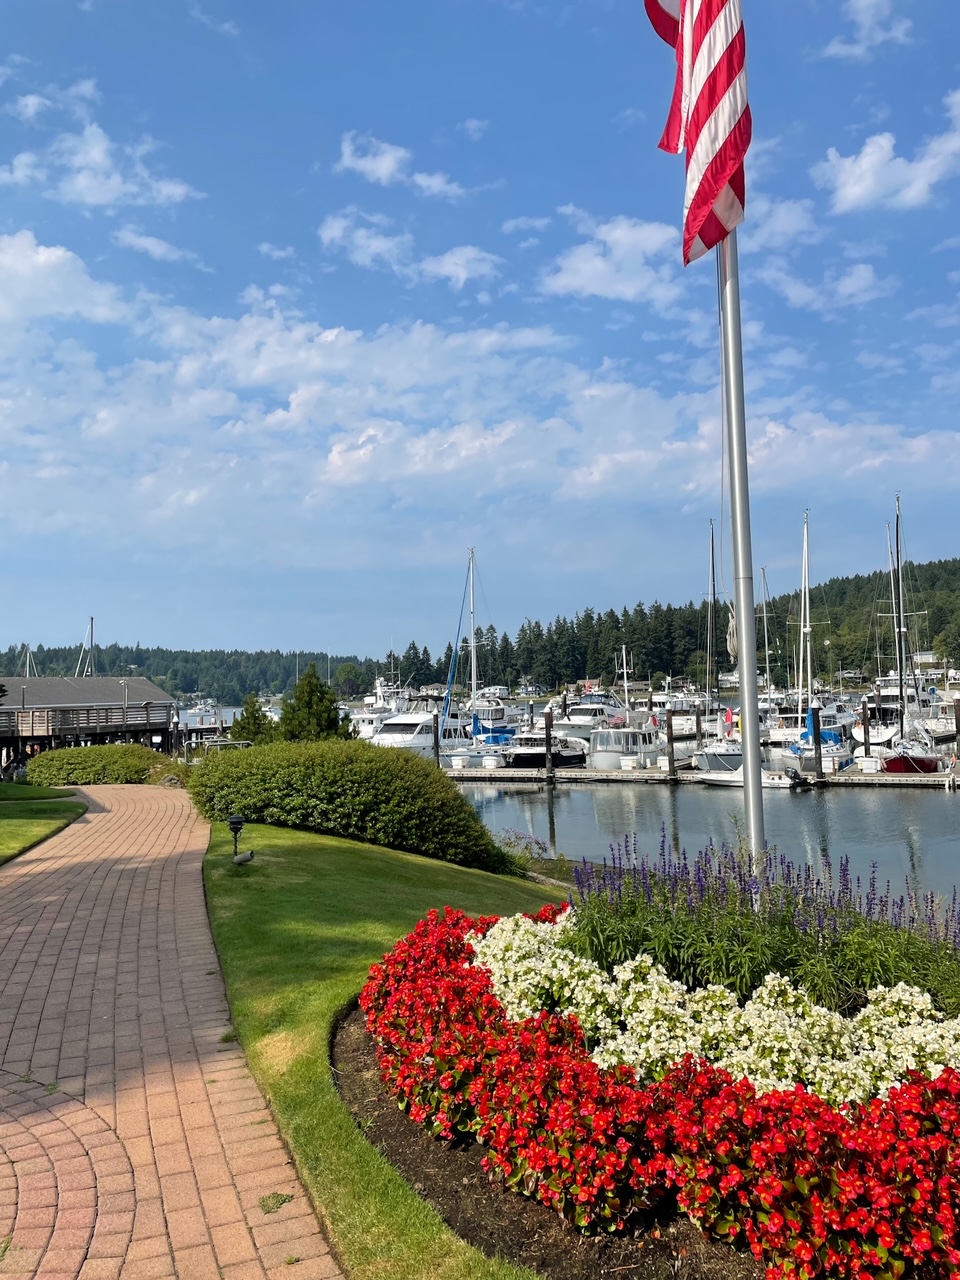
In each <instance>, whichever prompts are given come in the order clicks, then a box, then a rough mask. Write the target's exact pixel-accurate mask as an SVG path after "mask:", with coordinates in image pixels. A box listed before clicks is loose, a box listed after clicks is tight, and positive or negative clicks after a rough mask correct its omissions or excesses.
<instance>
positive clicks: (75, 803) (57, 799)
mask: <svg viewBox="0 0 960 1280" xmlns="http://www.w3.org/2000/svg"><path fill="white" fill-rule="evenodd" d="M74 794H75V792H73V791H70V790H65V789H63V788H60V787H31V786H29V785H27V784H24V783H20V782H0V866H2V865H3V863H5V862H9V861H10V859H11V858H15V857H16V856H17V854H18V853H24V852H25V851H26V850H27V849H32V848H33V846H34V845H36V844H39V843H40V842H41V840H46V839H47V838H48V837H49V836H52V835H56V833H57V832H58V831H62V830H63V828H64V827H68V826H69V825H70V823H71V822H75V821H76V819H77V818H79V817H80V815H81V814H83V813H86V811H87V806H86V805H85V804H84V803H83V801H82V800H73V799H70V798H69V797H72V796H73V795H74Z"/></svg>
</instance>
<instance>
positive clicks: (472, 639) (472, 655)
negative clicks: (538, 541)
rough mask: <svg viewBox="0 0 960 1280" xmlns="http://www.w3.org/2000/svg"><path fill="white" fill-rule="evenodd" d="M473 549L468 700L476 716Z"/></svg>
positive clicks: (475, 631) (471, 549)
mask: <svg viewBox="0 0 960 1280" xmlns="http://www.w3.org/2000/svg"><path fill="white" fill-rule="evenodd" d="M473 579H474V566H473V547H471V548H470V700H471V702H472V705H473V714H474V716H476V714H477V619H476V612H477V609H476V593H475V588H474V580H473Z"/></svg>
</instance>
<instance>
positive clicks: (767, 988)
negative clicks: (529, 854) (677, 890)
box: [471, 911, 960, 1105]
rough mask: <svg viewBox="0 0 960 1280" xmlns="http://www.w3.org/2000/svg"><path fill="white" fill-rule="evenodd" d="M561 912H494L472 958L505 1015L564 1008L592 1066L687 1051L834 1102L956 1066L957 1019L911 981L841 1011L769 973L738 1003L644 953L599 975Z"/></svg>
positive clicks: (658, 1064)
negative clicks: (687, 981) (692, 987)
mask: <svg viewBox="0 0 960 1280" xmlns="http://www.w3.org/2000/svg"><path fill="white" fill-rule="evenodd" d="M572 923H573V912H572V911H567V912H565V913H564V915H562V916H561V917H560V919H559V920H558V921H557V923H556V924H543V923H539V922H537V921H535V920H530V919H528V918H527V917H526V916H508V917H504V918H503V919H502V920H500V921H499V922H498V923H497V924H495V925H494V926H493V928H492V929H490V931H489V932H488V933H487V935H486V936H485V937H483V938H479V937H476V936H475V937H474V938H472V939H471V942H472V945H473V948H474V953H475V962H476V963H477V964H480V965H483V966H484V967H485V968H486V969H488V970H489V971H490V974H491V977H492V981H493V988H494V991H495V993H496V996H497V998H498V999H499V1001H500V1003H501V1004H502V1005H503V1007H504V1009H505V1010H506V1012H507V1015H508V1017H510V1018H514V1019H521V1018H528V1017H532V1016H533V1015H534V1014H536V1013H538V1012H539V1011H540V1010H541V1009H547V1010H549V1011H551V1012H557V1013H563V1014H575V1015H576V1017H577V1019H578V1021H579V1022H580V1025H581V1027H582V1028H583V1031H584V1034H585V1036H586V1038H587V1043H588V1045H589V1046H590V1048H591V1050H592V1057H593V1060H594V1061H595V1062H596V1063H597V1064H598V1065H600V1066H602V1067H611V1066H614V1065H616V1064H618V1063H627V1064H628V1065H630V1066H632V1067H634V1069H635V1070H636V1072H637V1075H638V1077H639V1078H640V1079H642V1080H655V1079H658V1078H659V1077H661V1076H662V1075H664V1074H665V1072H666V1071H668V1070H669V1069H670V1067H671V1066H672V1065H673V1064H674V1063H676V1062H678V1061H679V1060H680V1059H681V1058H683V1056H684V1055H685V1054H687V1053H690V1054H693V1055H694V1056H695V1057H698V1058H704V1059H706V1060H707V1061H708V1062H711V1063H713V1064H714V1066H717V1067H722V1068H724V1069H725V1070H727V1071H729V1072H730V1073H731V1075H732V1076H733V1077H734V1078H735V1079H740V1078H741V1077H743V1076H746V1077H747V1078H748V1079H749V1080H750V1081H752V1083H753V1084H754V1086H755V1087H756V1088H757V1089H758V1090H759V1091H760V1092H763V1093H765V1092H768V1091H770V1090H772V1089H789V1088H791V1087H792V1086H793V1085H794V1084H795V1083H797V1082H798V1081H802V1082H803V1083H804V1084H805V1085H806V1086H807V1087H808V1088H810V1089H812V1090H813V1091H814V1092H815V1093H817V1094H818V1095H819V1096H820V1097H821V1098H823V1099H825V1100H826V1101H828V1102H831V1103H833V1104H835V1105H839V1104H841V1103H843V1102H846V1101H850V1100H854V1099H856V1100H861V1101H862V1100H865V1099H867V1098H872V1097H877V1096H880V1097H885V1096H886V1094H887V1093H888V1092H889V1091H890V1089H891V1088H892V1087H893V1086H894V1085H895V1084H898V1083H900V1081H902V1080H903V1079H905V1077H906V1075H907V1072H908V1071H910V1070H912V1069H913V1070H917V1071H922V1072H923V1073H924V1074H925V1075H927V1076H929V1077H931V1078H935V1077H936V1076H938V1075H939V1074H940V1072H941V1071H942V1070H943V1069H944V1067H945V1066H947V1065H951V1066H957V1065H960V1019H953V1020H951V1021H946V1020H944V1018H943V1015H942V1014H940V1013H939V1012H938V1011H937V1010H936V1009H935V1008H934V1007H933V1003H932V1001H931V1000H930V997H929V996H928V995H926V994H925V993H924V992H922V991H920V990H918V989H917V988H916V987H909V986H907V985H906V984H904V983H901V984H900V985H899V986H896V987H892V988H887V987H877V988H876V989H875V990H873V991H871V992H869V995H868V1002H867V1005H866V1007H865V1008H863V1009H862V1010H861V1011H860V1012H859V1013H858V1014H856V1015H855V1016H854V1017H852V1018H844V1017H842V1016H841V1015H840V1014H838V1013H832V1012H831V1011H830V1010H829V1009H824V1008H821V1007H820V1006H819V1005H816V1004H814V1003H813V1001H812V1000H811V999H810V998H809V997H808V995H807V994H806V992H805V991H804V990H803V988H802V987H796V986H794V985H793V983H791V982H790V981H789V980H788V979H787V978H782V977H780V976H779V975H778V974H769V975H768V976H767V977H766V978H765V979H764V981H763V983H762V985H761V986H760V987H759V988H758V989H757V990H756V991H755V992H754V993H753V995H752V996H751V997H750V999H749V1000H747V1001H746V1002H745V1003H744V1004H743V1005H740V1004H739V1002H738V1001H737V998H736V996H735V995H734V994H733V992H731V991H728V990H727V988H725V987H720V986H709V987H702V988H700V989H699V990H696V991H688V990H687V989H686V987H684V986H683V984H682V983H679V982H674V981H672V980H671V979H670V978H668V977H667V975H666V973H665V971H664V970H663V969H662V968H661V967H660V966H659V965H657V964H655V963H654V962H653V960H652V959H651V958H650V957H649V956H647V955H641V956H638V957H637V959H636V960H629V961H627V963H625V964H621V965H618V966H617V967H616V968H615V969H614V971H613V975H612V976H608V975H607V974H606V973H604V972H603V970H602V969H600V967H599V966H598V965H596V964H594V962H593V961H592V960H587V959H584V958H583V957H581V956H577V955H575V954H574V953H573V952H572V951H571V950H570V949H569V945H568V943H569V935H570V931H571V927H572Z"/></svg>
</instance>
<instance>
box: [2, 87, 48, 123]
mask: <svg viewBox="0 0 960 1280" xmlns="http://www.w3.org/2000/svg"><path fill="white" fill-rule="evenodd" d="M52 106H53V103H52V102H51V101H50V99H49V98H44V97H43V96H42V94H39V93H24V94H21V96H20V97H19V98H17V99H16V101H15V102H11V103H9V104H8V106H7V110H8V111H9V112H10V114H11V115H13V116H16V117H17V119H18V120H20V121H22V122H23V123H24V124H32V123H33V121H34V120H36V118H37V116H39V115H40V114H41V113H42V112H44V111H46V110H47V109H48V108H49V107H52Z"/></svg>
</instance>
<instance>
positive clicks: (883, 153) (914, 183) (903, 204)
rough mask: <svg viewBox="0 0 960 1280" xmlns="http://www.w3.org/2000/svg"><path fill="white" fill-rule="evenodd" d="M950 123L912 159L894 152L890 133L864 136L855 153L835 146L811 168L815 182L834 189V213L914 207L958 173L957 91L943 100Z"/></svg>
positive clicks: (959, 126)
mask: <svg viewBox="0 0 960 1280" xmlns="http://www.w3.org/2000/svg"><path fill="white" fill-rule="evenodd" d="M943 101H944V105H945V106H946V109H947V115H948V117H949V120H950V127H949V128H948V129H947V130H946V131H945V132H944V133H940V134H936V135H935V136H934V137H932V138H930V139H929V140H928V141H927V142H925V143H924V144H923V146H922V147H921V148H920V149H919V151H918V152H917V157H916V159H915V160H906V159H904V158H903V157H902V156H898V155H896V154H895V151H894V148H895V145H896V138H895V137H894V135H893V134H892V133H878V134H874V136H873V137H871V138H868V139H867V141H866V142H865V143H864V144H863V147H862V148H861V149H860V151H859V153H858V154H857V155H855V156H841V155H840V153H839V152H838V151H837V150H836V148H835V147H831V148H830V150H829V151H828V152H827V158H826V160H821V161H820V162H819V163H818V164H815V165H814V166H813V167H812V168H811V170H810V176H811V177H812V178H813V181H814V182H815V183H816V185H817V186H818V187H820V188H822V189H824V190H827V191H832V192H833V202H832V209H833V212H834V213H851V212H852V211H854V210H859V209H870V208H873V207H874V206H877V205H883V206H886V207H887V208H891V209H913V208H917V207H918V206H919V205H923V204H926V203H927V202H928V201H929V200H930V199H931V198H932V196H933V188H934V187H935V186H936V185H937V183H939V182H942V181H943V180H944V179H945V178H950V177H953V176H954V175H955V174H957V173H960V89H955V90H954V91H953V92H952V93H949V94H947V96H946V97H945V98H944V100H943Z"/></svg>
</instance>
